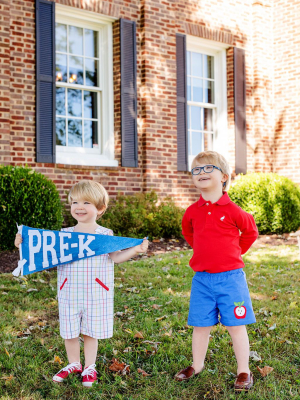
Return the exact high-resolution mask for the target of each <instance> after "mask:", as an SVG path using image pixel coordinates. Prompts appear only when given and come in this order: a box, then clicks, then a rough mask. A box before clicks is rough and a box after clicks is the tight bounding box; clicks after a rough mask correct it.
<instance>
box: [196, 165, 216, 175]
mask: <svg viewBox="0 0 300 400" xmlns="http://www.w3.org/2000/svg"><path fill="white" fill-rule="evenodd" d="M208 166H209V167H213V169H212V171H210V172H206V171H204V168H205V167H208ZM196 168H200V172H199V174H193V171H194V169H196ZM215 168H216V169H218V170H219V171H221V172H222V173H223V171H222V170H221V168H219V167H216V166H215V165H213V164H207V165H204V167H194V168H193V169H192V170H191V173H192V175H200V174H201V171H202V170H203V171H204V172H205V173H206V174H211V173H212V172H213V171H214V169H215Z"/></svg>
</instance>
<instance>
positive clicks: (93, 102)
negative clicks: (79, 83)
mask: <svg viewBox="0 0 300 400" xmlns="http://www.w3.org/2000/svg"><path fill="white" fill-rule="evenodd" d="M83 100H84V118H97V93H96V92H86V91H85V92H84V93H83Z"/></svg>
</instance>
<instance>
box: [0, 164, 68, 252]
mask: <svg viewBox="0 0 300 400" xmlns="http://www.w3.org/2000/svg"><path fill="white" fill-rule="evenodd" d="M62 222H63V206H62V204H61V201H60V197H59V193H58V191H57V189H56V186H55V185H54V183H53V182H52V181H51V180H49V179H47V178H46V177H45V176H44V175H42V174H40V173H38V172H35V171H33V170H32V169H30V168H27V167H17V166H11V165H8V166H3V165H0V250H13V249H14V248H15V246H14V240H15V234H16V232H17V227H16V223H18V224H19V225H21V224H23V225H27V226H31V227H34V228H42V229H54V230H59V229H60V228H61V226H62Z"/></svg>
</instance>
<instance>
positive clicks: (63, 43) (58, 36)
mask: <svg viewBox="0 0 300 400" xmlns="http://www.w3.org/2000/svg"><path fill="white" fill-rule="evenodd" d="M55 48H56V51H61V52H63V53H66V52H67V25H64V24H58V23H57V24H55Z"/></svg>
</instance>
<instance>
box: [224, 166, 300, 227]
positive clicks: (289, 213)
mask: <svg viewBox="0 0 300 400" xmlns="http://www.w3.org/2000/svg"><path fill="white" fill-rule="evenodd" d="M229 196H230V198H231V200H232V201H234V202H235V203H236V204H238V205H239V206H240V207H241V208H243V209H244V210H245V211H247V212H249V213H251V214H252V215H253V217H254V219H255V222H256V225H257V227H258V230H259V232H260V233H261V234H269V233H288V232H292V231H295V230H297V229H298V228H299V226H300V189H299V187H298V186H297V185H296V184H295V183H294V182H292V181H291V180H290V179H288V178H286V177H284V176H280V175H277V174H274V173H251V174H247V175H241V176H239V177H238V179H236V180H235V181H234V182H233V183H232V185H231V188H230V190H229Z"/></svg>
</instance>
